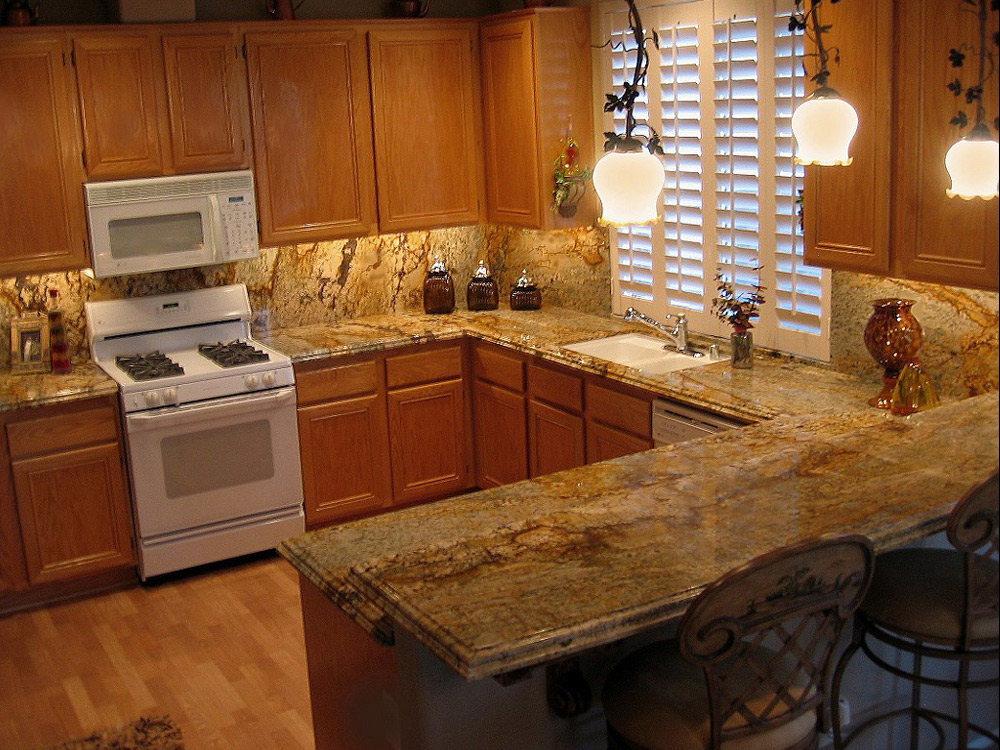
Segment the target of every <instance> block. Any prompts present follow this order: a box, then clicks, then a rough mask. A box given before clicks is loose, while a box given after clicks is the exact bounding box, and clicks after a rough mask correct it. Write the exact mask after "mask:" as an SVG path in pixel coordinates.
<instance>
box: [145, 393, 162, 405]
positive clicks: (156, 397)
mask: <svg viewBox="0 0 1000 750" xmlns="http://www.w3.org/2000/svg"><path fill="white" fill-rule="evenodd" d="M159 405H160V392H159V391H147V392H146V406H159Z"/></svg>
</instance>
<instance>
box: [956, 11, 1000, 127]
mask: <svg viewBox="0 0 1000 750" xmlns="http://www.w3.org/2000/svg"><path fill="white" fill-rule="evenodd" d="M986 2H987V0H960V3H961V5H962V6H963V7H962V10H963V11H966V12H968V13H975V14H976V16H977V18H978V20H979V40H978V41H979V48H978V49H976V48H975V47H973V46H972V45H970V44H968V43H967V42H963V43H962V44H961V45H960V46H958V47H952V48H951V49H950V50H949V51H948V61H949V62H950V63H951V67H953V68H962V67H965V58H966V57H967V56H969V55H977V56H978V57H979V66H978V70H977V72H976V78H975V79H974V80H973V82H972V83H971V84H970V85H968V86H966V85H965V84H963V83H962V80H961V78H959V77H958V76H957V75H956V76H955V80H953V81H952V82H951V83H949V84H948V90H949V91H950V92H951V93H952V94H954V95H955V97H956V98H958V97H965V103H966V104H968V105H975V113H976V120H975V123H974V127H978V126H980V125H982V124H983V120H984V119H985V117H986V110H985V108H984V107H983V90H984V89H985V88H986V82H987V81H988V80H989V79H990V78H992V77H993V73H994V72H995V71H996V60H995V58H994V56H993V50H991V49H990V46H989V41H990V40H989V34H988V31H987V20H988V18H989V16H988V14H987V10H986ZM966 6H969V7H966ZM973 9H975V10H973ZM989 9H990V11H992V12H993V13H996V12H997V11H998V9H1000V0H989ZM998 35H1000V32H996V31H994V32H993V40H992V41H993V46H994V47H996V46H998V45H1000V40H998ZM987 66H988V67H987ZM950 122H951V124H952V125H957V126H958V127H960V128H965V127H966V126H968V124H969V116H968V115H967V114H966V113H965V110H964V109H959V110H958V112H957V113H956V114H955V116H954V117H952V118H951V121H950ZM993 127H994V129H996V130H1000V117H997V118H994V119H993Z"/></svg>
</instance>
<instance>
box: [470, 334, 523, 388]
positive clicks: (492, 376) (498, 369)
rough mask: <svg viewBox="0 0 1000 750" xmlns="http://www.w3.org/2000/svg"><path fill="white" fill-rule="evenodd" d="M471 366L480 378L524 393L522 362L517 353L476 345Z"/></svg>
mask: <svg viewBox="0 0 1000 750" xmlns="http://www.w3.org/2000/svg"><path fill="white" fill-rule="evenodd" d="M473 367H474V369H475V372H476V377H477V378H479V379H480V380H487V381H489V382H490V383H493V384H494V385H500V386H503V387H504V388H509V389H510V390H512V391H517V392H518V393H524V362H523V361H522V360H521V358H520V357H518V356H517V355H515V354H504V353H503V352H498V351H497V350H495V349H489V348H487V347H484V346H477V347H476V350H475V352H474V354H473Z"/></svg>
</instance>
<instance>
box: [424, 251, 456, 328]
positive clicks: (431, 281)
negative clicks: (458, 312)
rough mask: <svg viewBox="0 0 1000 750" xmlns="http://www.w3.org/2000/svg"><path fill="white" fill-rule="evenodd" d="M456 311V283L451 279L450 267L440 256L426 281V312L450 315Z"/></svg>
mask: <svg viewBox="0 0 1000 750" xmlns="http://www.w3.org/2000/svg"><path fill="white" fill-rule="evenodd" d="M454 309H455V283H454V282H453V281H452V279H451V272H450V271H449V270H448V266H446V265H445V263H444V261H443V260H441V257H440V256H437V257H435V258H434V263H433V264H432V265H431V268H430V270H429V271H428V272H427V278H425V279H424V312H425V313H430V314H437V313H450V312H452V311H453V310H454Z"/></svg>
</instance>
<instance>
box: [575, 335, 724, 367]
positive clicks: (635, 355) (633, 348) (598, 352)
mask: <svg viewBox="0 0 1000 750" xmlns="http://www.w3.org/2000/svg"><path fill="white" fill-rule="evenodd" d="M672 346H673V345H672V344H670V343H668V342H667V341H665V340H664V339H659V338H656V337H655V336H646V335H645V334H642V333H621V334H618V335H617V336H609V337H607V338H601V339H591V340H589V341H579V342H577V343H575V344H566V345H565V346H563V349H569V350H570V351H572V352H578V353H579V354H586V355H588V356H591V357H594V358H596V359H603V360H607V361H608V362H614V363H615V364H619V365H624V366H625V367H632V368H634V369H636V370H638V371H639V373H640V374H641V375H663V374H665V373H668V372H676V371H677V370H686V369H688V368H689V367H701V366H702V365H707V364H710V363H711V360H710V359H709V358H708V357H695V356H692V355H690V354H681V353H680V352H678V351H676V350H672V349H671V348H670V347H672Z"/></svg>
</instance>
